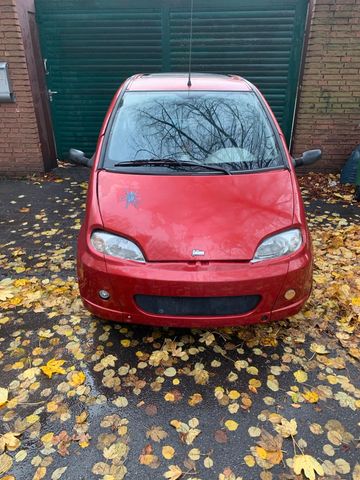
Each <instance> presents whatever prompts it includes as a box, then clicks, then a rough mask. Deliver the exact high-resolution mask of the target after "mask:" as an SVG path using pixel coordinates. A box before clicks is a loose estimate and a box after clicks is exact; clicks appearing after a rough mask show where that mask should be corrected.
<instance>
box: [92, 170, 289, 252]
mask: <svg viewBox="0 0 360 480" xmlns="http://www.w3.org/2000/svg"><path fill="white" fill-rule="evenodd" d="M98 198H99V205H100V211H101V216H102V220H103V223H104V229H105V230H108V231H112V232H117V233H119V234H121V235H123V236H125V237H128V238H129V239H133V240H135V242H136V243H137V244H138V245H139V246H140V247H141V248H142V250H143V252H144V254H145V257H146V259H147V260H149V261H181V260H182V261H191V260H250V259H251V258H252V257H253V255H254V252H255V249H256V247H257V245H258V244H259V242H260V241H261V240H262V239H263V238H264V237H266V236H267V235H269V234H271V233H272V232H275V231H278V230H281V229H285V228H287V227H289V226H291V225H292V220H293V190H292V185H291V178H290V172H289V171H287V170H274V171H270V172H266V173H253V174H240V175H231V176H230V175H208V176H196V175H194V176H178V175H164V176H160V175H159V176H158V175H156V176H155V175H133V174H120V173H111V172H106V171H100V172H99V174H98ZM193 249H197V250H203V251H204V252H205V255H203V256H200V257H193V256H192V251H193Z"/></svg>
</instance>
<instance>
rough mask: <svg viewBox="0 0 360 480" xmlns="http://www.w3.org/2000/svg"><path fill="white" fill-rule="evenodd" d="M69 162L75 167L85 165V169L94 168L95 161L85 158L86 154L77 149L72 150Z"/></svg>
mask: <svg viewBox="0 0 360 480" xmlns="http://www.w3.org/2000/svg"><path fill="white" fill-rule="evenodd" d="M69 161H70V162H71V163H74V164H75V165H84V166H85V167H92V164H93V159H92V158H87V157H85V153H84V152H83V151H81V150H77V149H76V148H70V150H69Z"/></svg>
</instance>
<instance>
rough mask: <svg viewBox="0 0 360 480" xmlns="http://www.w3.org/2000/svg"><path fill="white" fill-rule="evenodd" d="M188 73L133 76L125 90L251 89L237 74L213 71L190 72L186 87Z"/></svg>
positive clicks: (244, 90)
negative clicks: (189, 80) (189, 83)
mask: <svg viewBox="0 0 360 480" xmlns="http://www.w3.org/2000/svg"><path fill="white" fill-rule="evenodd" d="M188 75H189V74H188V73H152V74H141V75H137V76H135V77H133V79H132V81H131V82H130V83H129V85H128V87H127V90H130V91H156V90H159V91H164V90H169V91H174V90H175V91H188V90H189V89H191V90H216V91H224V90H225V91H234V90H236V91H242V92H249V91H251V90H252V86H251V84H250V83H249V82H248V81H246V80H245V79H244V78H242V77H239V76H238V75H220V74H215V73H192V74H191V87H188V85H187V83H188Z"/></svg>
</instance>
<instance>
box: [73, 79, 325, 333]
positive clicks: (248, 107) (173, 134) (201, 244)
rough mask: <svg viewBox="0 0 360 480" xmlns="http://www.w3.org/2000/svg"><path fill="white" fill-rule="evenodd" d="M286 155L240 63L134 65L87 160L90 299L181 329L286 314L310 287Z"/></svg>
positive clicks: (130, 317)
mask: <svg viewBox="0 0 360 480" xmlns="http://www.w3.org/2000/svg"><path fill="white" fill-rule="evenodd" d="M320 157H321V151H320V150H309V151H307V152H305V153H304V154H303V155H302V157H300V158H298V159H296V160H295V159H293V158H292V157H291V156H290V154H289V152H288V149H287V146H286V142H285V138H284V135H283V133H282V131H281V129H280V127H279V125H278V123H277V121H276V119H275V117H274V115H273V113H272V111H271V109H270V107H269V105H268V104H267V103H266V101H265V99H264V97H263V96H262V95H261V93H260V92H259V90H258V89H257V88H256V87H255V86H254V85H252V84H251V83H250V82H248V81H247V80H245V79H243V78H241V77H239V76H236V75H215V74H192V76H191V81H190V82H188V78H187V75H186V74H150V75H145V74H139V75H135V76H133V77H131V78H129V79H128V80H127V81H125V82H124V83H123V84H122V85H121V86H120V88H119V90H118V92H117V93H116V95H115V97H114V99H113V101H112V103H111V105H110V108H109V111H108V113H107V115H106V117H105V121H104V123H103V126H102V128H101V131H100V135H99V139H98V143H97V148H96V152H95V154H94V156H93V157H92V158H91V159H88V158H86V157H85V155H84V153H83V152H81V151H80V150H75V149H71V150H70V157H69V158H70V160H71V161H72V162H73V163H77V164H82V165H87V166H90V167H91V169H92V170H91V176H90V181H89V189H88V197H87V205H86V216H85V221H84V223H83V225H82V227H81V230H80V235H79V240H78V257H77V262H78V281H79V287H80V294H81V297H82V299H83V302H84V305H85V306H86V308H87V309H88V310H90V312H92V313H93V314H95V315H97V316H98V317H102V318H105V319H110V320H115V321H119V322H128V323H143V324H151V325H159V326H160V325H163V326H175V327H223V326H234V325H242V324H250V323H258V322H269V321H273V320H280V319H283V318H286V317H288V316H290V315H293V314H295V313H297V312H298V311H299V310H300V309H301V307H302V306H303V305H304V303H305V302H306V300H307V299H308V297H309V294H310V291H311V284H312V251H311V240H310V235H309V230H308V227H307V224H306V219H305V212H304V206H303V202H302V199H301V194H300V191H299V186H298V183H297V180H296V175H295V172H294V167H296V166H298V165H309V164H311V163H314V162H315V161H316V160H318V159H319V158H320Z"/></svg>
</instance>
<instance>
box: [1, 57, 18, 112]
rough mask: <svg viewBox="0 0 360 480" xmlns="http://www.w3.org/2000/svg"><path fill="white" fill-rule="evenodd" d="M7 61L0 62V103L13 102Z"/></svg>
mask: <svg viewBox="0 0 360 480" xmlns="http://www.w3.org/2000/svg"><path fill="white" fill-rule="evenodd" d="M14 101H15V97H14V93H13V91H12V87H11V82H10V78H9V69H8V64H7V62H0V103H8V102H14Z"/></svg>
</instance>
